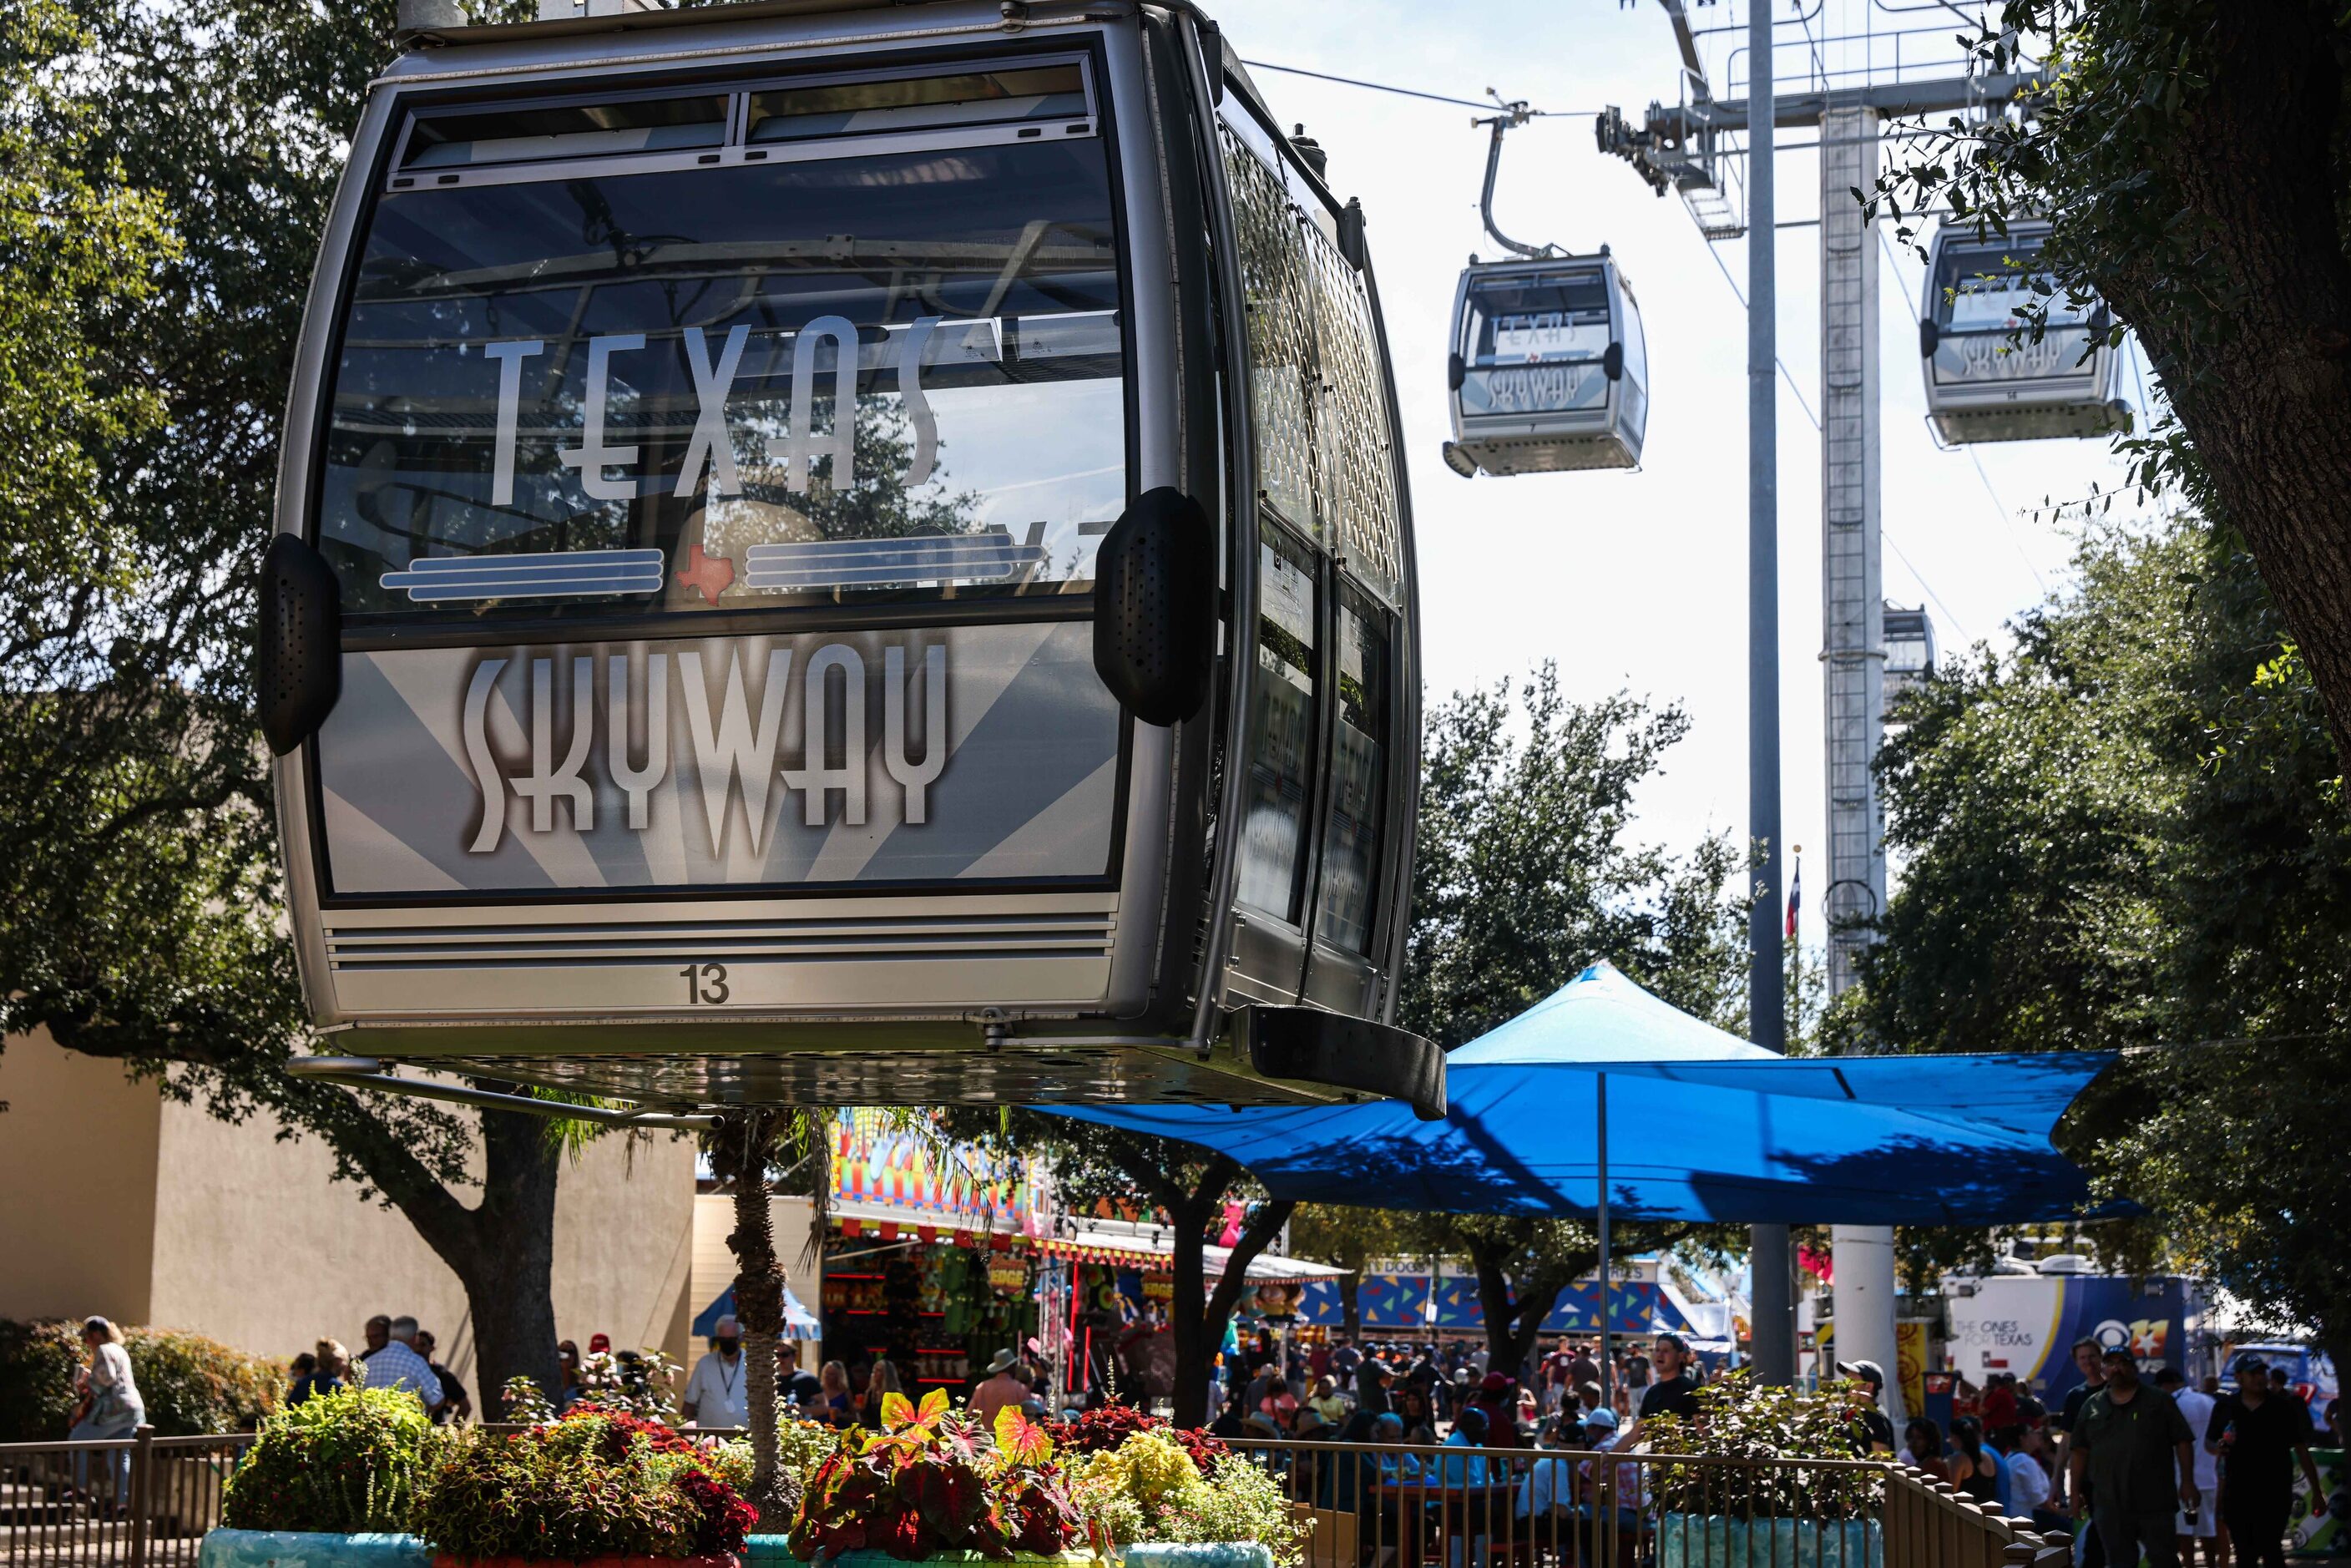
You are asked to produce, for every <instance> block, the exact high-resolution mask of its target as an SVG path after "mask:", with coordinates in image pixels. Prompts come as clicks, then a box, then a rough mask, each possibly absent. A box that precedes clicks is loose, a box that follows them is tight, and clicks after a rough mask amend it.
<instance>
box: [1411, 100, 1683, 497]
mask: <svg viewBox="0 0 2351 1568" xmlns="http://www.w3.org/2000/svg"><path fill="white" fill-rule="evenodd" d="M1530 118H1531V111H1530V110H1528V108H1527V106H1526V105H1525V104H1524V103H1523V102H1520V103H1506V104H1503V105H1502V111H1501V113H1499V114H1498V115H1496V116H1494V117H1493V118H1492V119H1490V120H1480V121H1479V124H1481V125H1486V126H1489V127H1491V128H1492V131H1493V140H1492V141H1491V142H1490V143H1489V145H1488V148H1487V152H1486V186H1485V193H1484V196H1483V198H1482V199H1481V201H1480V203H1479V212H1480V214H1482V215H1483V217H1484V218H1485V222H1486V232H1487V233H1488V234H1489V235H1492V236H1493V238H1494V241H1495V243H1496V244H1498V245H1499V246H1502V248H1504V249H1505V250H1508V251H1511V252H1514V253H1515V254H1516V255H1517V256H1518V257H1519V258H1520V259H1518V260H1515V261H1491V262H1489V261H1480V260H1479V259H1478V258H1477V257H1476V256H1471V257H1470V258H1469V267H1468V270H1467V271H1465V272H1463V273H1462V274H1461V285H1460V287H1459V288H1458V290H1457V291H1456V292H1455V294H1454V296H1453V352H1452V354H1451V356H1450V358H1449V359H1448V360H1447V363H1446V380H1447V386H1448V389H1449V391H1450V392H1451V404H1452V410H1453V439H1452V440H1450V441H1448V442H1447V443H1446V444H1445V464H1446V466H1447V467H1448V468H1450V469H1452V470H1453V471H1454V472H1455V473H1456V474H1458V475H1460V476H1462V477H1463V478H1465V479H1466V478H1471V477H1474V476H1477V475H1479V474H1480V473H1486V474H1494V475H1508V474H1553V473H1561V472H1564V471H1567V470H1571V469H1577V468H1634V467H1638V466H1639V465H1640V462H1641V437H1642V435H1643V434H1644V433H1645V432H1646V430H1647V428H1648V423H1649V356H1648V347H1647V344H1646V342H1645V341H1644V340H1643V339H1642V336H1641V310H1640V307H1639V306H1638V305H1637V304H1636V303H1635V300H1634V298H1633V288H1632V285H1631V284H1629V283H1627V282H1626V281H1625V274H1624V271H1623V269H1622V268H1620V267H1617V265H1616V262H1615V259H1614V257H1612V256H1610V255H1609V254H1608V247H1607V246H1601V247H1600V252H1599V254H1598V255H1596V256H1570V255H1567V254H1566V253H1564V252H1562V251H1560V250H1558V249H1557V248H1555V247H1554V246H1547V245H1546V246H1530V245H1521V244H1520V243H1519V242H1518V241H1517V240H1514V239H1512V238H1510V236H1509V235H1505V234H1503V233H1502V231H1501V230H1500V229H1499V228H1497V227H1495V226H1494V179H1495V175H1496V172H1498V171H1499V168H1500V167H1501V162H1502V136H1503V133H1504V132H1505V131H1510V130H1511V129H1512V128H1513V127H1515V126H1519V125H1523V124H1525V123H1526V121H1527V120H1529V119H1530Z"/></svg>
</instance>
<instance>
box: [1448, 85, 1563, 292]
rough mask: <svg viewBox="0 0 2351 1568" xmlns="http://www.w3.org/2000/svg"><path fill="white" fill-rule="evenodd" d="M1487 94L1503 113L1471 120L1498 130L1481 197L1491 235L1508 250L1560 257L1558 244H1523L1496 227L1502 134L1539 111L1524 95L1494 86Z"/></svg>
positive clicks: (1489, 151) (1481, 212) (1490, 146)
mask: <svg viewBox="0 0 2351 1568" xmlns="http://www.w3.org/2000/svg"><path fill="white" fill-rule="evenodd" d="M1486 95H1487V96H1488V97H1489V98H1491V99H1493V100H1494V101H1495V103H1496V104H1498V105H1499V106H1500V108H1501V112H1500V113H1499V114H1497V115H1494V116H1491V117H1490V118H1489V119H1485V120H1471V121H1470V123H1471V124H1472V125H1484V126H1490V127H1491V128H1492V129H1493V132H1494V139H1493V141H1491V142H1489V144H1488V146H1487V148H1486V188H1485V190H1484V191H1483V192H1482V193H1480V194H1479V198H1478V214H1479V216H1480V217H1482V218H1483V219H1485V221H1486V232H1487V233H1488V234H1489V235H1492V236H1493V239H1494V243H1495V244H1496V245H1499V246H1501V247H1502V248H1503V249H1504V250H1507V251H1510V252H1513V253H1515V254H1516V255H1519V256H1529V257H1535V258H1541V257H1542V256H1556V255H1557V254H1558V249H1557V247H1556V246H1548V245H1544V246H1532V245H1521V244H1520V243H1519V242H1518V241H1517V240H1514V239H1512V238H1511V237H1510V235H1506V234H1504V233H1503V232H1502V231H1501V230H1500V229H1499V228H1497V227H1495V226H1494V180H1495V177H1496V176H1497V175H1499V173H1500V172H1501V169H1502V137H1503V136H1504V134H1505V133H1507V132H1509V131H1511V130H1514V129H1515V128H1517V127H1519V126H1521V125H1524V124H1525V123H1526V122H1527V121H1528V120H1532V119H1533V118H1534V117H1535V114H1536V110H1532V109H1530V108H1529V107H1528V106H1527V100H1526V99H1522V98H1521V99H1504V98H1503V97H1502V95H1501V94H1500V93H1498V92H1496V91H1495V90H1494V89H1492V88H1490V87H1489V88H1488V89H1486Z"/></svg>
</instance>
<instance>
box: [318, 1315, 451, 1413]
mask: <svg viewBox="0 0 2351 1568" xmlns="http://www.w3.org/2000/svg"><path fill="white" fill-rule="evenodd" d="M360 1346H361V1348H360V1353H359V1354H357V1355H353V1354H350V1352H349V1351H348V1350H346V1349H345V1348H344V1347H343V1343H342V1341H340V1340H335V1339H322V1340H320V1341H319V1343H317V1344H316V1345H314V1346H313V1347H312V1348H310V1349H309V1350H308V1351H305V1352H303V1353H302V1354H300V1355H298V1356H296V1357H295V1358H294V1364H293V1365H292V1366H291V1367H289V1368H288V1369H287V1371H288V1373H289V1374H290V1375H291V1377H292V1380H293V1381H292V1384H291V1385H290V1386H289V1387H288V1388H287V1391H286V1403H287V1404H288V1405H299V1404H301V1403H302V1402H303V1401H304V1400H306V1399H308V1398H309V1397H310V1396H312V1395H314V1394H327V1393H330V1392H332V1391H333V1390H335V1389H338V1388H342V1387H345V1386H357V1387H360V1388H402V1389H406V1390H407V1391H408V1392H409V1393H411V1394H413V1395H415V1396H416V1397H417V1398H418V1400H419V1401H421V1402H422V1403H423V1406H424V1408H425V1409H426V1410H427V1411H428V1412H430V1413H431V1415H432V1416H433V1419H434V1421H436V1422H438V1423H440V1424H442V1425H444V1426H446V1425H448V1424H449V1423H451V1422H455V1421H465V1420H470V1419H472V1418H473V1415H474V1402H473V1400H472V1399H470V1398H469V1397H467V1396H466V1394H465V1384H464V1383H463V1382H461V1381H459V1379H458V1376H457V1375H456V1374H455V1373H454V1372H452V1371H450V1370H449V1369H448V1368H447V1367H446V1366H444V1365H443V1364H441V1363H440V1362H439V1361H438V1360H436V1359H435V1357H436V1356H437V1354H438V1353H439V1348H440V1347H439V1343H438V1342H437V1341H435V1340H434V1337H433V1335H432V1333H430V1332H428V1331H427V1330H425V1329H423V1328H420V1327H418V1326H417V1322H416V1320H415V1319H414V1318H413V1317H408V1316H405V1315H403V1316H400V1317H393V1316H392V1315H391V1314H389V1313H385V1312H378V1313H377V1314H376V1315H375V1316H374V1317H371V1318H370V1319H368V1321H367V1322H365V1323H364V1324H363V1325H361V1327H360Z"/></svg>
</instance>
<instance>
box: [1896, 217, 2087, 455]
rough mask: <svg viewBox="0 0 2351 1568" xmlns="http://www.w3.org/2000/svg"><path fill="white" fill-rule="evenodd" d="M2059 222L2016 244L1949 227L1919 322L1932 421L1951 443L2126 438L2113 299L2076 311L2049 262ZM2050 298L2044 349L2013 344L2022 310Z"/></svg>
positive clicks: (2019, 230) (2030, 229) (2028, 228)
mask: <svg viewBox="0 0 2351 1568" xmlns="http://www.w3.org/2000/svg"><path fill="white" fill-rule="evenodd" d="M2048 235H2049V225H2048V224H2046V223H2042V222H2034V223H2018V224H2011V225H2010V226H2009V231H2008V234H2007V235H2006V236H2005V237H2003V236H2001V235H1994V234H1986V235H1983V236H1982V237H1980V238H1979V237H1978V236H1977V235H1975V234H1974V233H1973V232H1972V231H1970V230H1965V229H1955V228H1952V227H1950V226H1949V225H1945V226H1944V227H1943V228H1941V229H1940V230H1938V232H1937V233H1936V235H1935V241H1934V246H1933V247H1932V249H1931V251H1930V253H1929V255H1928V265H1927V281H1928V315H1927V318H1926V319H1924V320H1922V321H1920V322H1919V323H1918V353H1919V357H1920V359H1921V360H1922V361H1924V363H1925V367H1926V374H1927V417H1928V420H1929V421H1930V422H1931V423H1933V425H1934V428H1935V432H1936V434H1938V435H1939V436H1940V437H1941V438H1942V439H1943V440H1944V441H1946V442H1949V443H1951V444H1962V443H1967V442H1975V441H2040V440H2045V439H2048V438H2051V437H2066V436H2072V437H2081V436H2092V435H2105V434H2108V433H2110V432H2112V431H2116V430H2121V429H2126V428H2127V427H2128V425H2129V423H2130V405H2129V404H2127V403H2126V402H2123V401H2122V400H2121V399H2120V398H2118V397H2117V396H2116V386H2115V380H2116V373H2117V362H2116V361H2117V359H2118V356H2117V355H2116V352H2115V350H2114V349H2113V347H2112V346H2111V345H2110V344H2109V343H2108V341H2107V336H2108V332H2107V328H2108V319H2107V315H2106V309H2105V305H2104V303H2103V302H2101V301H2098V300H2095V299H2089V300H2085V301H2084V302H2083V303H2081V304H2079V305H2076V304H2074V303H2072V302H2071V301H2070V300H2069V299H2068V298H2066V295H2065V293H2064V290H2063V289H2053V286H2052V284H2051V281H2050V279H2049V276H2048V273H2047V271H2046V269H2044V268H2043V267H2042V265H2041V248H2042V246H2043V243H2044V242H2045V241H2046V240H2047V238H2048ZM2035 298H2046V300H2047V305H2048V314H2047V325H2046V328H2045V329H2044V330H2043V332H2042V334H2041V336H2040V338H2039V340H2032V339H2031V338H2030V335H2029V334H2028V335H2027V337H2026V339H2025V340H2022V341H2013V342H2012V340H2011V334H2012V333H2014V332H2015V330H2016V329H2017V326H2018V316H2017V312H2018V310H2019V309H2020V308H2023V307H2024V306H2025V305H2026V304H2027V303H2028V302H2030V301H2032V300H2033V299H2035Z"/></svg>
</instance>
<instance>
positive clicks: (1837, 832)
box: [1820, 104, 1886, 996]
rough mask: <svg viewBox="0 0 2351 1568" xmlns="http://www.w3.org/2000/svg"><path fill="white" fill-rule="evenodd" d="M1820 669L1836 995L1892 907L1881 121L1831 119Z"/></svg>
mask: <svg viewBox="0 0 2351 1568" xmlns="http://www.w3.org/2000/svg"><path fill="white" fill-rule="evenodd" d="M1820 124H1821V157H1820V171H1821V665H1822V674H1823V702H1824V705H1825V713H1824V718H1825V720H1826V723H1825V724H1824V726H1823V738H1824V741H1825V745H1826V749H1827V765H1828V768H1827V783H1828V830H1829V867H1828V869H1829V880H1828V895H1827V897H1826V899H1825V900H1823V903H1824V905H1825V909H1826V913H1827V915H1828V922H1829V932H1828V937H1829V944H1828V946H1829V994H1830V995H1831V996H1834V995H1836V994H1837V993H1838V992H1840V991H1843V990H1844V988H1846V987H1847V986H1849V985H1851V984H1852V983H1853V981H1854V979H1855V953H1856V950H1857V949H1858V948H1859V947H1860V946H1862V945H1863V944H1865V943H1866V942H1868V941H1869V940H1870V936H1869V934H1868V933H1867V932H1866V931H1865V930H1864V929H1861V928H1860V926H1859V925H1858V923H1859V922H1863V921H1866V920H1868V919H1870V918H1871V917H1872V916H1874V915H1876V913H1877V912H1878V910H1879V909H1881V908H1883V907H1884V906H1885V903H1886V843H1885V824H1884V821H1883V813H1882V811H1881V810H1880V809H1879V806H1878V800H1877V790H1876V779H1874V778H1873V777H1872V775H1871V773H1870V768H1869V764H1870V759H1871V758H1874V757H1876V755H1877V747H1878V743H1879V741H1880V739H1881V738H1882V737H1883V735H1884V731H1885V714H1886V687H1885V675H1886V635H1885V606H1886V594H1885V582H1884V573H1883V570H1882V555H1881V549H1880V545H1879V533H1878V520H1879V519H1878V500H1879V484H1878V477H1879V476H1878V464H1879V443H1878V429H1877V425H1878V374H1879V356H1878V342H1877V338H1878V332H1877V271H1878V269H1877V245H1876V235H1875V234H1874V233H1872V232H1871V231H1872V226H1873V225H1871V224H1870V223H1869V222H1868V220H1867V219H1866V218H1865V216H1864V215H1863V213H1862V209H1861V204H1859V203H1857V202H1855V200H1854V199H1853V194H1852V193H1853V191H1854V190H1855V188H1859V189H1861V190H1868V189H1869V188H1870V187H1871V186H1872V185H1873V184H1874V183H1876V179H1877V141H1878V138H1877V129H1878V115H1877V110H1875V109H1873V108H1869V107H1867V106H1866V105H1865V104H1851V105H1844V106H1836V105H1832V106H1831V107H1829V108H1827V109H1826V110H1824V111H1823V114H1822V116H1821V122H1820Z"/></svg>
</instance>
